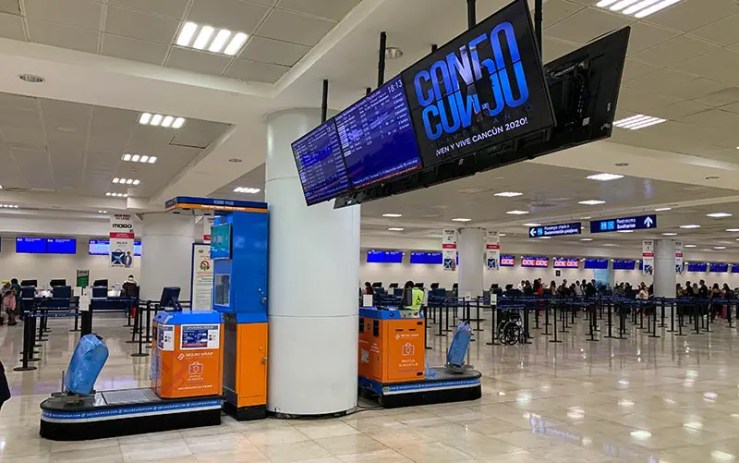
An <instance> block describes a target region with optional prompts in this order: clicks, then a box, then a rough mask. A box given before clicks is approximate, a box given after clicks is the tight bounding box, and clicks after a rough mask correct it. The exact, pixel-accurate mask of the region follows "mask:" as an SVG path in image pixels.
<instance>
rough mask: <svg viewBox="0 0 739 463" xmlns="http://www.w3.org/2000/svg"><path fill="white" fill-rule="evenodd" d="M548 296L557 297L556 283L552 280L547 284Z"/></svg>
mask: <svg viewBox="0 0 739 463" xmlns="http://www.w3.org/2000/svg"><path fill="white" fill-rule="evenodd" d="M549 294H551V295H552V296H556V295H557V283H556V282H555V281H554V280H552V282H551V283H550V284H549Z"/></svg>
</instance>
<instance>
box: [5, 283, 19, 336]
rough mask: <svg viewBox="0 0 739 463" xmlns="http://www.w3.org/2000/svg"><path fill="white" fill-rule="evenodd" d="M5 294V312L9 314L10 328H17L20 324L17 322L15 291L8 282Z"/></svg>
mask: <svg viewBox="0 0 739 463" xmlns="http://www.w3.org/2000/svg"><path fill="white" fill-rule="evenodd" d="M2 293H3V310H5V313H7V314H8V326H15V325H17V324H18V323H17V322H16V321H15V307H16V305H15V302H16V296H15V290H14V289H13V286H12V285H11V284H10V282H9V281H6V282H5V284H4V285H3V289H2Z"/></svg>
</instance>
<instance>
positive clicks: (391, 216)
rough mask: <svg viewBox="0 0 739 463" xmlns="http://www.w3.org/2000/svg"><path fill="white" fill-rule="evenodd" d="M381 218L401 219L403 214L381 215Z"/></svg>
mask: <svg viewBox="0 0 739 463" xmlns="http://www.w3.org/2000/svg"><path fill="white" fill-rule="evenodd" d="M382 216H383V217H389V218H391V219H397V218H398V217H403V214H382Z"/></svg>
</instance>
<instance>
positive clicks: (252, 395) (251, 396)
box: [236, 323, 269, 408]
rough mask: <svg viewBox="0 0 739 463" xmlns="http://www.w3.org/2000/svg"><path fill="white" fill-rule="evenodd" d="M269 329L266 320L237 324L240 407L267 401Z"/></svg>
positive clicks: (238, 400) (238, 396)
mask: <svg viewBox="0 0 739 463" xmlns="http://www.w3.org/2000/svg"><path fill="white" fill-rule="evenodd" d="M267 328H268V325H267V323H242V324H239V325H238V327H237V341H236V344H237V346H238V347H237V349H238V357H237V359H236V395H237V404H236V405H237V406H238V408H242V407H250V406H254V405H265V404H266V403H267V354H268V352H267V341H268V338H269V336H268V329H267Z"/></svg>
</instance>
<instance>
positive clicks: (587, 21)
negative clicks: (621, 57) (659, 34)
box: [547, 8, 632, 43]
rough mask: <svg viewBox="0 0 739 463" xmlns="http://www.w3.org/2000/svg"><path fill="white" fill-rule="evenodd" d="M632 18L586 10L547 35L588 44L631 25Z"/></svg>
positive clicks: (565, 20)
mask: <svg viewBox="0 0 739 463" xmlns="http://www.w3.org/2000/svg"><path fill="white" fill-rule="evenodd" d="M631 22H632V20H631V18H628V17H626V16H623V15H617V14H611V13H607V12H605V11H603V10H601V9H597V8H586V9H584V10H580V11H579V12H577V13H575V14H574V15H572V16H570V17H568V18H567V19H564V20H562V21H560V22H558V23H557V24H555V25H553V26H552V27H550V28H549V29H547V35H549V36H552V37H555V38H558V39H562V40H568V41H570V42H576V43H587V42H589V41H590V40H593V39H595V38H596V37H599V36H601V35H603V34H605V33H607V32H611V31H613V30H616V29H620V28H622V27H624V26H626V25H627V24H629V23H631Z"/></svg>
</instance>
